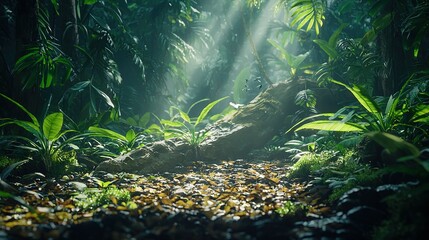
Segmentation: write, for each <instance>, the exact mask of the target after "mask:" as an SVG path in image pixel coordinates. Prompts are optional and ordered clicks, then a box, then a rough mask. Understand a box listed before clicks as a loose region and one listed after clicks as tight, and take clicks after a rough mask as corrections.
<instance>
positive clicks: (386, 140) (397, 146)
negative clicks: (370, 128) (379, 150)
mask: <svg viewBox="0 0 429 240" xmlns="http://www.w3.org/2000/svg"><path fill="white" fill-rule="evenodd" d="M367 136H369V137H370V138H371V139H373V140H374V141H376V142H377V143H378V144H380V145H381V146H382V147H384V148H385V149H386V150H387V151H388V152H389V153H390V154H392V155H393V156H397V157H398V158H399V157H406V156H410V157H413V158H417V157H419V155H420V151H419V149H418V148H417V147H416V146H414V145H413V144H411V143H409V142H406V141H405V140H403V139H402V138H400V137H397V136H395V135H392V134H390V133H385V132H370V133H367Z"/></svg>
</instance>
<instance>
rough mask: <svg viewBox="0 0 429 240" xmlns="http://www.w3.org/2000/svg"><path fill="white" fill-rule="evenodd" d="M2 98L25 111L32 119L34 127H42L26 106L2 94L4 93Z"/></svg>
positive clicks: (0, 94)
mask: <svg viewBox="0 0 429 240" xmlns="http://www.w3.org/2000/svg"><path fill="white" fill-rule="evenodd" d="M0 96H2V97H3V98H5V99H7V100H8V101H9V102H12V103H13V104H15V105H16V106H17V107H19V108H20V109H21V110H22V111H24V112H25V113H26V114H27V115H28V116H29V117H30V118H31V121H32V122H33V124H34V125H36V126H37V127H40V125H39V121H37V118H36V117H35V116H34V115H33V114H32V113H31V112H29V111H28V110H27V109H26V108H25V107H24V106H22V105H21V104H19V103H18V102H17V101H15V100H13V99H12V98H10V97H8V96H6V95H4V94H2V93H0Z"/></svg>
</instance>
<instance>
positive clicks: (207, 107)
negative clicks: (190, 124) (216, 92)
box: [194, 97, 228, 126]
mask: <svg viewBox="0 0 429 240" xmlns="http://www.w3.org/2000/svg"><path fill="white" fill-rule="evenodd" d="M227 98H228V97H223V98H221V99H218V100H216V101H213V102H211V103H209V104H208V105H207V106H206V107H205V108H204V109H203V110H202V111H201V113H200V115H199V116H198V118H197V121H196V122H195V124H194V126H197V125H198V124H199V123H200V122H201V121H203V120H204V118H206V116H207V114H208V113H209V112H210V110H211V109H212V108H213V107H214V106H215V105H216V104H218V103H219V102H220V101H222V100H225V99H227Z"/></svg>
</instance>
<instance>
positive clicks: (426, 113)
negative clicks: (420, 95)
mask: <svg viewBox="0 0 429 240" xmlns="http://www.w3.org/2000/svg"><path fill="white" fill-rule="evenodd" d="M411 122H416V123H426V124H427V123H429V105H419V106H417V107H416V111H415V113H414V115H413V117H412V118H411Z"/></svg>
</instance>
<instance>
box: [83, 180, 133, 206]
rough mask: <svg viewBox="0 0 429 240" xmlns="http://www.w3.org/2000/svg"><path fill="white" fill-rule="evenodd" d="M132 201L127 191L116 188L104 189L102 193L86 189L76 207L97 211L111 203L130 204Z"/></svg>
mask: <svg viewBox="0 0 429 240" xmlns="http://www.w3.org/2000/svg"><path fill="white" fill-rule="evenodd" d="M130 199H131V195H130V192H129V191H128V190H127V189H118V188H117V187H116V186H109V187H107V188H103V189H102V190H101V191H94V189H86V190H85V191H84V192H83V193H82V194H81V195H80V196H79V198H78V197H76V198H75V200H77V203H76V206H78V207H80V208H82V209H85V210H86V209H95V208H97V207H100V206H103V205H106V204H110V203H114V204H117V203H128V202H129V201H130Z"/></svg>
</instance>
